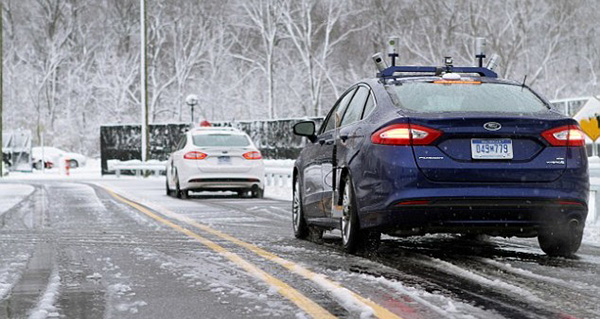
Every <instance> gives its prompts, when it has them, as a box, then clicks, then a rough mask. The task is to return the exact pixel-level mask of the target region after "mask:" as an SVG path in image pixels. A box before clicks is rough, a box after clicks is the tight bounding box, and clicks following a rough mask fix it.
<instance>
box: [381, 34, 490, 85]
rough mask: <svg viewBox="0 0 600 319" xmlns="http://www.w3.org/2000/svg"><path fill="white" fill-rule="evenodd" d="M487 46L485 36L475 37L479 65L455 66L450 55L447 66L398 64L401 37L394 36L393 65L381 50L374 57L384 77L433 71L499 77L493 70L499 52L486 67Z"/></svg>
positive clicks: (389, 50) (390, 43)
mask: <svg viewBox="0 0 600 319" xmlns="http://www.w3.org/2000/svg"><path fill="white" fill-rule="evenodd" d="M485 46H486V41H485V38H476V39H475V58H476V59H477V62H478V63H477V64H478V66H454V65H453V63H452V57H449V56H447V57H444V64H445V66H439V67H438V66H397V65H396V60H397V59H398V57H399V56H400V55H399V51H400V37H397V36H392V37H389V38H388V42H387V53H388V56H389V57H390V59H391V63H392V66H388V64H387V62H386V61H385V59H384V58H383V54H382V53H381V52H378V53H375V54H374V55H373V57H372V59H373V62H375V66H376V67H377V70H378V71H379V72H378V73H377V77H379V78H383V79H385V78H393V77H399V76H401V75H396V74H397V73H433V74H435V75H442V74H444V73H474V74H479V75H480V76H484V77H489V78H497V77H498V74H497V73H496V72H494V71H493V70H494V69H495V68H496V67H497V66H498V64H499V62H498V61H499V57H498V55H497V54H493V55H492V57H491V58H490V59H489V61H488V63H487V65H486V66H485V67H484V66H483V60H484V59H485V58H486V55H485Z"/></svg>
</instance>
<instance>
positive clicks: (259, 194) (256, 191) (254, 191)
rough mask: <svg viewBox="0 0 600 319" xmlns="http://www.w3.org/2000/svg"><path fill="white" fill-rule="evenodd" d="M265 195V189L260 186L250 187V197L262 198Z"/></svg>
mask: <svg viewBox="0 0 600 319" xmlns="http://www.w3.org/2000/svg"><path fill="white" fill-rule="evenodd" d="M264 195H265V191H264V190H263V189H262V188H260V187H255V188H252V197H253V198H263V197H264Z"/></svg>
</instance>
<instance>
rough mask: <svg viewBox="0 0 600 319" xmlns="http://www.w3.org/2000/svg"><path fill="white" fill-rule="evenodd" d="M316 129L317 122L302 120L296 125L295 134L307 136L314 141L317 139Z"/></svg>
mask: <svg viewBox="0 0 600 319" xmlns="http://www.w3.org/2000/svg"><path fill="white" fill-rule="evenodd" d="M315 131H316V129H315V122H313V121H302V122H298V123H296V124H295V125H294V134H296V135H298V136H306V137H307V138H308V139H309V140H310V141H311V142H313V143H314V142H315V141H316V140H317V135H316V134H315Z"/></svg>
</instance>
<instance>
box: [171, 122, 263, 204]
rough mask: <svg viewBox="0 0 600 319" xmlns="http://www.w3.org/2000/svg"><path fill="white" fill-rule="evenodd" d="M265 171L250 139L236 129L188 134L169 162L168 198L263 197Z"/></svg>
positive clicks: (193, 130) (202, 130) (210, 130)
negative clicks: (200, 194)
mask: <svg viewBox="0 0 600 319" xmlns="http://www.w3.org/2000/svg"><path fill="white" fill-rule="evenodd" d="M264 176H265V167H264V163H263V160H262V155H261V154H260V151H259V150H258V149H257V148H256V146H255V145H254V143H252V140H251V139H250V137H249V136H248V135H247V134H246V133H244V132H242V131H240V130H238V129H235V128H220V127H200V128H195V129H192V130H190V131H188V132H187V133H186V134H185V136H183V137H182V138H181V140H180V141H179V143H178V144H177V146H176V148H175V151H174V152H173V153H171V155H170V156H169V160H168V161H167V181H166V191H167V195H170V196H173V195H175V196H177V197H178V198H187V197H188V194H189V192H190V191H235V192H237V193H238V195H239V196H245V195H252V197H255V198H262V197H263V190H264Z"/></svg>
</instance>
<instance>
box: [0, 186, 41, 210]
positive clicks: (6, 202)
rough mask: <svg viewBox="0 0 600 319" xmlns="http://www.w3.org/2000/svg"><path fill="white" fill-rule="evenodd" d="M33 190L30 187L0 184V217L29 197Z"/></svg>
mask: <svg viewBox="0 0 600 319" xmlns="http://www.w3.org/2000/svg"><path fill="white" fill-rule="evenodd" d="M34 189H35V188H34V187H33V186H31V185H22V184H0V215H2V214H3V213H4V212H6V211H7V210H9V209H11V208H12V207H13V206H15V205H17V204H18V203H19V202H21V201H22V200H23V199H24V198H25V197H27V196H29V194H31V193H32V192H33V191H34Z"/></svg>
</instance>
